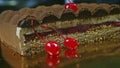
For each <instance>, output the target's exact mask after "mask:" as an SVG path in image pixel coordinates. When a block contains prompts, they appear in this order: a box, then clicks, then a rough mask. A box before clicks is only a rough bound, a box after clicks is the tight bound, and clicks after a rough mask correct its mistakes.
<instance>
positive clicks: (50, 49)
mask: <svg viewBox="0 0 120 68" xmlns="http://www.w3.org/2000/svg"><path fill="white" fill-rule="evenodd" d="M45 51H46V53H48V54H49V55H58V54H59V51H60V47H59V45H58V44H57V42H55V41H49V42H47V43H46V44H45Z"/></svg>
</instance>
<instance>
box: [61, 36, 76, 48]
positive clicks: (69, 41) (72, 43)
mask: <svg viewBox="0 0 120 68" xmlns="http://www.w3.org/2000/svg"><path fill="white" fill-rule="evenodd" d="M63 43H64V45H65V46H66V47H67V48H68V49H75V48H76V47H77V46H78V43H77V41H76V40H75V39H74V38H65V39H64V42H63Z"/></svg>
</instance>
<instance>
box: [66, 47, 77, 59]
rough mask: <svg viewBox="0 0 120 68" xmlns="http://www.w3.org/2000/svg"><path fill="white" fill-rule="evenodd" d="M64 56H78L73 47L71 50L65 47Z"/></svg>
mask: <svg viewBox="0 0 120 68" xmlns="http://www.w3.org/2000/svg"><path fill="white" fill-rule="evenodd" d="M65 57H67V58H69V59H70V58H75V57H78V54H77V51H76V49H73V50H71V49H67V50H66V51H65Z"/></svg>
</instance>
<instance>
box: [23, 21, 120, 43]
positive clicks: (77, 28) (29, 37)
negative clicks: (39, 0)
mask: <svg viewBox="0 0 120 68" xmlns="http://www.w3.org/2000/svg"><path fill="white" fill-rule="evenodd" d="M101 25H106V26H109V25H111V26H113V27H119V26H120V22H103V23H100V24H84V25H78V26H75V27H69V28H61V29H58V31H60V32H61V33H62V34H71V33H75V32H80V33H82V32H86V31H87V30H89V29H90V28H96V27H99V26H101ZM54 33H55V31H49V32H42V33H39V35H40V36H47V35H49V34H54ZM24 37H25V43H27V42H29V41H31V40H34V39H35V37H36V35H35V34H34V33H31V34H24Z"/></svg>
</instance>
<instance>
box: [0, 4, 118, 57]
mask: <svg viewBox="0 0 120 68" xmlns="http://www.w3.org/2000/svg"><path fill="white" fill-rule="evenodd" d="M77 7H78V11H77V12H76V13H74V12H72V11H70V10H65V9H64V6H63V5H53V6H49V7H46V6H38V7H37V8H23V9H20V10H18V11H12V10H7V11H4V12H2V13H1V14H0V20H1V22H0V39H1V41H2V42H4V43H6V44H8V45H9V46H8V47H10V48H12V49H13V50H14V51H16V52H18V53H19V54H21V55H24V56H25V55H33V54H38V53H39V52H41V51H42V50H43V46H44V44H45V43H44V41H43V40H39V38H37V37H36V36H35V34H34V31H33V30H32V28H31V24H30V19H29V16H34V17H35V18H36V19H35V20H34V23H35V25H34V26H35V28H36V29H37V32H38V33H39V34H40V35H41V36H42V37H45V38H47V39H48V40H55V41H57V42H59V44H60V45H61V46H63V43H62V42H63V40H62V38H61V37H60V36H59V35H57V33H56V32H55V31H53V30H51V29H45V28H41V27H39V25H48V26H51V27H53V28H55V29H57V30H58V31H60V32H61V33H62V34H63V35H64V36H66V35H68V36H69V37H72V38H75V39H76V40H77V41H78V43H79V45H81V44H85V43H93V42H97V41H102V40H109V39H120V5H115V4H112V5H108V4H95V3H92V4H87V3H81V4H78V5H77Z"/></svg>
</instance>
